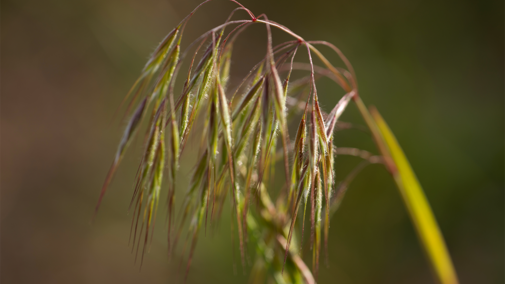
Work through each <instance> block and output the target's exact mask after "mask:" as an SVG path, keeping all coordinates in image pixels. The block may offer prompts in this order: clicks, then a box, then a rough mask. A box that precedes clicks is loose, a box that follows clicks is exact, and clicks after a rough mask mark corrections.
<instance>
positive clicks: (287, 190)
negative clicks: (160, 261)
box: [97, 0, 458, 284]
mask: <svg viewBox="0 0 505 284" xmlns="http://www.w3.org/2000/svg"><path fill="white" fill-rule="evenodd" d="M209 1H210V0H208V1H205V2H203V3H202V4H200V5H199V6H198V7H197V8H196V9H195V10H194V11H193V12H192V13H191V14H189V15H188V16H187V17H186V18H184V19H183V20H182V21H181V23H180V24H179V25H178V26H177V27H175V28H174V29H173V30H172V31H170V32H169V33H168V35H167V36H166V37H165V38H164V39H163V40H162V41H161V43H160V44H159V45H158V47H157V48H156V49H155V50H154V52H153V53H152V55H151V56H150V58H149V60H148V62H147V63H146V65H145V67H144V69H143V70H142V72H141V74H140V77H139V78H138V80H137V81H136V82H135V84H134V85H133V87H132V88H131V90H130V92H129V94H128V96H127V98H126V99H125V101H129V102H128V104H127V107H126V111H125V112H126V113H125V117H128V118H129V121H128V124H127V126H126V129H125V131H124V134H123V137H122V139H121V141H120V143H119V147H118V150H117V153H116V156H115V158H114V161H113V164H112V166H111V168H110V171H109V173H108V175H107V177H106V180H105V184H104V185H103V188H102V191H101V194H100V198H99V201H98V205H97V210H98V207H99V205H100V203H101V201H102V198H103V196H104V194H105V192H106V190H107V188H108V186H109V183H110V181H111V179H112V177H113V175H114V173H115V171H116V169H117V167H118V165H119V163H120V161H121V159H122V158H123V156H124V154H125V152H126V149H127V148H128V146H129V144H130V143H131V141H132V140H133V139H134V138H135V137H136V136H137V134H138V129H139V128H140V127H141V125H142V124H143V123H145V124H147V131H146V132H145V133H144V135H143V137H144V138H143V142H144V144H143V154H142V157H141V163H140V165H139V167H138V171H137V175H136V177H135V182H134V192H133V197H132V199H131V204H130V208H131V211H132V212H133V220H132V229H131V236H130V237H131V240H132V243H133V248H134V251H136V253H137V254H140V255H141V258H142V259H143V256H144V254H145V251H146V245H148V243H149V242H150V241H151V238H152V236H153V230H154V227H155V221H156V215H157V211H158V206H159V203H160V192H161V191H162V190H166V191H167V193H168V194H167V196H168V198H167V200H166V201H162V203H166V204H167V206H168V218H167V222H168V249H169V254H173V253H174V250H175V249H176V247H177V245H178V243H179V242H181V243H183V244H179V245H180V246H182V253H183V254H184V255H186V257H187V270H188V269H189V267H190V264H191V259H192V257H193V254H194V251H195V247H196V245H197V241H198V237H201V235H203V231H205V230H207V227H208V226H209V224H212V223H215V222H216V221H217V220H219V218H220V216H221V214H222V212H223V207H224V206H225V203H226V202H231V208H232V215H233V219H232V220H233V221H232V224H231V227H232V232H234V235H235V238H236V239H237V240H238V241H237V242H236V245H237V246H238V249H239V251H240V259H241V263H242V265H243V266H244V267H246V261H245V260H246V256H249V257H250V256H254V257H255V260H254V262H253V264H252V267H251V270H252V271H251V278H252V282H254V283H263V282H265V281H266V280H267V279H269V280H268V281H273V282H277V283H315V281H316V280H315V279H317V272H318V267H319V264H320V259H321V251H322V250H323V251H324V250H327V246H328V232H329V226H330V218H331V216H332V215H333V214H334V212H335V211H336V210H337V209H338V207H339V204H340V203H341V201H342V198H343V197H344V195H345V192H346V190H347V187H348V185H349V183H350V182H351V181H352V179H353V178H354V177H355V176H356V175H357V173H358V172H359V171H360V170H361V169H362V168H363V167H365V166H366V165H367V164H371V163H381V164H383V165H384V166H385V167H386V169H387V170H388V171H389V172H390V174H391V175H392V177H393V178H394V180H395V182H396V184H397V186H398V189H399V191H400V193H401V195H402V197H403V200H404V202H405V204H406V206H407V208H408V211H409V214H410V217H411V219H412V221H413V223H414V225H415V227H416V229H417V233H418V235H419V237H420V240H421V242H422V244H423V246H424V248H425V249H426V252H427V256H428V259H429V261H430V263H431V264H432V267H433V270H434V272H435V275H436V277H437V278H438V280H439V281H440V283H444V284H454V283H457V282H458V281H457V277H456V274H455V272H454V269H453V266H452V263H451V259H450V257H449V255H448V252H447V249H446V247H445V244H444V241H443V238H442V236H441V234H440V231H439V229H438V226H437V224H436V221H435V219H434V216H433V214H432V212H431V209H430V207H429V205H428V202H427V200H426V198H425V196H424V193H423V191H422V189H421V187H420V185H419V183H418V181H417V179H416V177H415V175H414V173H413V172H412V170H411V168H410V165H409V163H408V161H407V159H406V158H405V156H404V154H403V152H402V150H401V148H400V147H399V145H398V143H397V141H396V139H395V137H394V136H393V134H392V133H391V131H390V130H389V128H388V126H387V125H386V123H385V122H384V120H383V119H382V118H381V116H380V115H379V113H378V112H377V110H375V109H374V108H371V109H369V108H367V107H366V106H365V104H364V103H363V101H362V99H361V98H360V96H359V92H358V88H357V83H356V75H355V73H354V70H353V68H352V66H351V64H350V63H349V61H348V60H347V59H346V58H345V56H344V55H343V54H342V52H341V51H340V50H339V49H338V48H337V47H335V46H334V45H332V44H331V43H328V42H325V41H307V40H305V39H304V38H302V37H301V36H299V35H297V34H296V33H295V32H293V31H291V30H290V29H288V28H287V27H285V26H283V25H281V24H278V23H276V22H274V21H271V20H269V19H268V18H267V16H266V15H264V14H262V15H260V16H255V15H254V14H253V13H252V12H251V11H250V10H248V9H247V8H245V7H244V6H242V5H241V4H239V3H238V2H236V1H234V0H232V1H233V2H235V3H236V4H237V5H238V7H237V8H236V9H235V10H233V11H232V12H231V14H230V16H229V17H228V19H227V20H226V21H225V22H224V23H223V24H221V25H219V26H217V27H214V28H212V29H210V30H209V31H207V32H206V33H204V34H203V35H201V36H200V37H199V38H197V39H196V40H194V41H193V42H192V43H191V44H190V45H189V47H188V48H187V49H185V51H182V50H181V40H182V38H183V33H184V28H185V26H186V24H187V22H188V21H189V20H190V18H191V17H192V16H193V14H194V12H195V11H196V10H197V9H198V8H199V7H200V6H201V5H203V4H205V3H207V2H209ZM244 11H245V12H246V13H247V14H248V16H247V18H246V19H242V20H232V16H233V15H234V14H235V12H244ZM244 15H246V14H245V13H244ZM251 25H264V26H265V28H266V37H267V46H266V53H265V56H264V57H263V59H262V60H261V61H260V62H258V63H257V64H256V65H255V66H254V67H253V68H252V69H251V70H250V72H249V73H248V74H247V76H245V78H243V79H242V80H241V83H240V84H239V86H238V87H236V88H235V89H234V90H231V89H230V88H228V79H229V77H230V75H231V74H232V73H233V71H232V70H231V68H230V62H231V60H232V57H233V48H234V44H235V42H236V41H237V40H238V39H239V36H240V34H241V33H242V32H243V31H244V30H246V29H247V28H248V27H250V26H251ZM271 29H280V30H281V31H283V32H285V33H287V34H288V35H290V36H291V37H292V38H293V40H291V41H287V42H283V43H279V44H276V45H274V43H273V39H272V32H271ZM319 46H324V47H329V49H330V50H332V52H335V53H336V54H337V55H338V56H339V57H340V59H341V61H342V62H343V66H341V67H337V66H334V65H333V64H332V63H331V62H330V61H328V60H327V59H326V57H325V56H324V55H323V54H322V53H321V52H320V51H319V49H318V47H319ZM190 52H193V53H192V54H191V53H190ZM301 52H303V53H305V54H307V55H308V62H305V63H301V62H297V61H296V60H295V58H296V55H297V54H299V53H301ZM316 58H317V61H318V62H320V63H321V64H322V65H321V66H317V65H316V64H314V61H313V59H316ZM234 60H239V59H235V58H234ZM184 61H186V62H189V68H188V69H187V70H186V71H183V70H181V69H183V68H182V66H183V65H182V63H183V62H184ZM293 70H302V71H306V72H307V73H306V74H307V75H306V76H305V77H300V78H297V79H296V80H295V79H293V80H290V79H291V73H292V71H293ZM321 77H327V78H329V79H331V80H333V81H334V82H335V83H336V84H337V85H338V87H339V88H341V89H343V91H344V93H345V95H343V96H342V97H341V98H340V101H339V102H338V103H337V105H335V107H334V108H333V109H331V110H330V111H329V112H328V113H326V112H324V110H322V109H321V107H320V105H319V101H318V93H317V84H316V82H317V81H318V79H319V78H321ZM177 79H179V81H177ZM176 82H180V83H179V84H178V85H177V86H176ZM179 85H182V87H180V89H179ZM176 89H177V90H176ZM351 104H354V105H355V106H357V108H358V110H359V112H360V114H361V115H362V117H363V119H364V121H365V123H366V125H367V126H368V128H369V131H370V132H371V134H372V137H373V139H374V142H375V144H376V146H377V148H378V151H379V153H380V154H378V155H374V154H371V153H369V152H367V151H364V150H360V149H354V148H339V147H337V146H336V145H334V139H333V137H334V135H335V133H336V131H335V129H338V128H339V127H341V128H345V127H348V126H349V124H346V123H343V122H340V121H339V118H340V116H341V115H342V113H343V112H344V111H345V110H346V108H347V107H348V106H349V105H351ZM197 125H198V126H197ZM289 126H291V127H297V130H296V134H295V133H292V135H290V133H289V131H288V128H289ZM195 129H198V130H197V135H193V136H192V137H193V138H191V139H193V140H195V139H199V141H196V143H191V146H189V147H191V148H193V149H192V150H191V151H192V152H193V153H196V154H197V159H196V163H195V165H194V171H193V174H192V177H191V180H190V184H189V187H188V188H187V189H185V190H184V189H182V188H178V167H179V164H180V161H181V157H183V155H184V154H185V152H187V149H188V141H189V140H190V137H191V134H192V133H194V132H195ZM195 145H198V146H195ZM195 147H196V148H197V149H196V150H195ZM185 150H186V151H185ZM337 155H354V156H358V157H360V158H362V159H363V162H362V163H361V164H359V165H358V166H357V168H356V169H354V170H353V171H351V173H350V174H349V175H348V176H347V177H346V178H345V179H344V180H342V181H341V182H340V183H338V186H335V185H336V184H337V183H336V181H335V170H334V163H335V158H336V157H337ZM276 164H280V165H282V167H283V168H284V173H282V174H277V175H275V176H274V175H273V171H274V170H275V165H276ZM274 178H275V179H276V182H277V183H283V186H282V188H280V189H278V188H277V189H275V190H274V189H273V188H269V187H271V184H272V182H271V180H272V179H274ZM277 179H280V180H277ZM274 193H275V195H276V200H275V201H274V200H273V194H274ZM176 194H178V195H182V196H181V198H178V199H177V200H178V205H177V206H178V208H180V212H178V213H177V214H176V212H174V211H175V204H174V203H175V200H176V199H175V196H176ZM177 211H179V210H177ZM176 216H177V218H176ZM306 218H308V219H310V228H304V226H303V223H304V220H305V219H306ZM296 224H298V226H296ZM184 227H187V229H186V230H183V228H184ZM305 229H306V230H310V238H309V239H308V240H305V241H308V242H310V247H311V252H312V264H311V265H307V264H305V263H304V261H303V260H302V258H301V256H300V254H301V252H300V246H301V244H302V242H303V230H305ZM186 231H187V232H186ZM183 232H184V234H185V233H187V234H188V236H187V237H184V236H183V237H181V235H182V234H183ZM181 239H183V240H184V241H181ZM247 244H249V245H247ZM251 246H253V247H255V249H253V250H252V249H249V250H248V249H247V247H251ZM309 267H311V268H309ZM187 270H186V276H187ZM269 283H270V282H269Z"/></svg>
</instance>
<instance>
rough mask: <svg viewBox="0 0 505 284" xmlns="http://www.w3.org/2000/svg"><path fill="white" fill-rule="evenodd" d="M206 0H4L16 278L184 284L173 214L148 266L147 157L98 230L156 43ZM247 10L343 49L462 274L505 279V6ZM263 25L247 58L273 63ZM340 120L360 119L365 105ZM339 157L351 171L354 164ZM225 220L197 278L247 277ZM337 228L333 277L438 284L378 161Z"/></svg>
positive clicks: (5, 146) (196, 266) (11, 273)
mask: <svg viewBox="0 0 505 284" xmlns="http://www.w3.org/2000/svg"><path fill="white" fill-rule="evenodd" d="M197 3H198V1H193V0H191V1H168V0H144V1H139V0H111V1H104V0H90V1H84V0H74V1H65V0H46V1H39V0H18V1H13V0H11V1H9V0H4V1H2V4H1V5H2V6H1V116H0V117H1V131H2V133H1V194H2V197H1V271H0V272H1V278H0V280H1V282H2V283H94V284H95V283H182V279H183V269H180V267H179V261H178V260H177V259H176V260H175V261H172V262H168V260H167V257H166V241H165V238H166V234H165V232H164V230H163V226H161V225H160V226H159V227H158V232H157V235H156V237H155V240H154V243H153V245H152V248H151V252H150V253H149V254H148V255H147V256H146V259H145V262H144V267H143V268H142V271H141V272H139V267H138V265H134V263H133V260H134V257H133V256H132V255H131V254H130V249H129V247H128V244H127V243H128V233H129V222H130V216H128V215H127V213H126V211H127V210H126V209H127V206H128V202H129V197H130V194H131V186H132V181H133V177H132V175H133V174H134V171H135V163H137V162H138V154H137V155H135V154H134V153H133V155H132V156H131V157H130V158H127V159H126V160H125V165H124V167H122V168H121V170H120V171H119V173H118V176H117V177H116V179H115V181H114V183H113V185H112V187H111V190H110V191H109V192H108V194H107V195H106V198H105V200H104V203H103V206H102V208H101V211H100V213H99V215H98V217H97V219H96V221H95V222H94V223H93V224H92V223H91V217H92V213H93V208H94V205H95V203H96V201H97V197H98V193H99V190H100V187H101V185H102V182H103V179H104V177H105V174H106V172H107V169H108V166H109V165H110V162H111V161H112V158H113V154H114V151H115V147H116V143H117V142H118V141H119V137H120V130H121V127H118V125H117V123H116V124H114V123H112V121H113V120H112V116H113V112H114V111H115V109H116V108H117V106H118V104H119V103H120V101H121V99H122V98H123V96H124V95H125V93H126V92H127V90H128V89H129V87H130V86H131V85H132V84H133V82H134V80H135V79H136V76H137V75H138V74H139V71H140V69H141V68H142V67H143V64H144V62H145V60H146V58H147V56H148V55H149V53H150V52H151V51H152V50H153V48H154V46H155V45H156V44H157V43H158V42H159V40H160V39H161V38H162V37H163V36H164V35H165V34H166V33H167V32H168V31H170V30H171V29H172V28H173V27H174V26H175V25H176V24H177V23H178V22H179V21H180V20H181V19H182V17H183V16H185V15H186V14H187V13H189V12H190V11H191V10H192V8H193V7H195V6H196V5H197ZM244 4H245V5H246V6H248V7H249V8H250V9H252V11H253V12H255V13H256V14H260V13H262V12H265V13H267V15H268V16H269V18H270V19H273V20H275V21H278V22H281V23H283V24H285V25H287V26H288V27H290V28H291V29H292V30H294V31H295V32H297V33H298V34H300V35H301V36H303V37H305V38H307V39H321V40H327V41H330V42H333V43H335V44H336V45H337V46H339V47H340V48H341V49H342V51H343V52H344V53H345V54H346V55H347V57H348V58H349V59H350V61H351V62H352V63H353V65H354V67H355V69H356V73H357V76H358V80H359V86H360V90H361V92H360V93H361V95H362V97H363V99H364V100H365V102H366V103H367V104H373V105H376V106H377V107H378V108H379V110H380V111H381V113H382V114H383V116H384V117H385V119H386V120H387V121H388V122H389V124H390V126H391V128H392V129H393V131H394V132H395V133H396V135H397V137H398V139H399V141H400V143H401V144H402V146H403V148H404V150H405V152H406V154H407V156H408V157H409V159H410V161H411V163H412V166H413V168H414V170H415V171H416V173H417V175H418V177H419V179H420V181H421V183H422V185H423V187H424V189H425V191H426V195H427V197H428V199H429V201H430V203H431V205H432V208H433V210H434V212H435V215H436V217H437V220H438V222H439V224H440V227H441V230H442V232H443V233H444V236H445V239H446V241H447V245H448V248H449V250H450V252H451V255H452V256H453V259H454V263H455V266H456V270H457V272H458V274H459V277H460V280H461V283H503V282H504V163H503V162H504V137H503V134H504V80H503V79H504V68H503V67H504V56H503V52H504V30H503V26H504V25H503V11H504V7H503V1H470V0H466V1H456V0H447V1H435V0H427V1H420V0H414V1H399V0H387V1H370V0H359V1H325V0H311V1H288V0H279V1H271V0H270V1H266V0H261V1H260V0H255V1H252V0H249V1H244ZM233 7H234V5H233V4H232V3H229V2H227V1H223V0H215V3H211V4H208V5H207V6H205V9H202V10H201V11H199V12H198V13H197V14H196V15H195V17H194V19H193V21H192V22H191V24H190V25H189V26H188V29H187V33H186V35H185V41H184V42H185V44H186V45H187V44H188V41H189V39H192V38H195V37H196V36H197V35H198V34H200V33H202V32H204V31H205V30H207V29H209V28H211V27H212V26H213V25H217V24H219V23H220V22H222V21H223V20H224V18H225V17H226V15H227V14H228V13H229V12H230V11H231V9H232V8H233ZM245 17H246V15H244V18H245ZM275 35H277V36H279V35H280V33H276V34H275ZM264 37H265V34H264V27H263V26H259V25H258V26H257V27H254V28H253V29H252V30H251V32H250V33H248V34H247V35H245V36H244V37H243V38H242V39H243V40H244V43H243V44H241V45H240V46H239V48H238V49H239V50H240V51H239V54H241V56H240V57H242V58H243V59H242V60H245V61H244V62H246V63H247V64H251V63H252V62H253V61H254V60H257V59H259V58H260V56H261V54H262V53H264ZM280 38H282V39H287V37H285V36H284V37H283V36H282V35H281V36H280ZM322 50H325V51H326V52H327V53H328V54H331V52H330V51H329V50H326V49H325V48H322ZM329 57H330V58H332V59H334V57H332V56H330V55H329ZM233 62H234V65H233V66H232V67H233V68H236V69H235V71H236V72H237V73H234V74H244V72H246V70H245V67H244V65H243V64H242V63H241V62H243V61H241V59H240V58H239V57H238V56H237V57H235V58H234V61H233ZM237 77H238V76H235V77H232V79H233V78H235V79H237ZM334 88H335V86H334V85H330V84H329V83H325V82H324V81H323V82H322V83H321V85H320V87H319V93H320V95H321V101H322V104H323V107H324V108H325V109H326V110H330V109H331V107H332V106H333V105H334V104H335V103H336V101H337V99H338V97H337V96H336V95H335V94H336V92H335V91H333V90H334ZM343 119H345V120H348V121H353V122H356V123H362V121H361V120H360V119H359V117H358V115H357V112H356V111H355V109H354V107H353V106H351V107H350V109H349V112H348V113H346V114H345V115H344V118H343ZM120 126H121V125H120ZM363 140H365V141H368V140H369V137H367V136H366V135H364V134H362V133H359V132H355V131H345V132H341V133H339V136H338V137H337V144H338V145H339V146H360V147H366V148H368V149H371V150H373V147H371V143H369V142H363ZM134 147H136V148H139V147H140V144H137V145H134ZM337 163H338V165H337V178H339V179H342V178H343V176H344V175H345V172H347V171H349V170H350V169H351V168H352V166H354V165H356V163H357V160H356V159H354V158H350V157H339V158H338V160H337ZM189 171H190V169H183V170H182V173H181V175H184V176H187V173H188V172H189ZM181 190H183V188H182V189H181ZM163 215H164V212H162V213H161V216H163ZM225 215H226V214H225ZM228 223H229V220H228V219H227V218H226V217H225V218H224V219H223V220H222V222H221V226H220V230H219V231H217V232H215V233H214V234H213V235H209V236H207V237H202V238H201V239H200V242H199V244H198V247H197V252H196V257H195V260H194V262H193V266H192V269H191V271H190V277H189V281H188V282H189V283H244V282H246V281H247V277H248V272H247V271H249V269H247V270H246V273H245V274H244V273H242V269H241V268H240V265H239V264H238V263H237V272H236V273H234V272H233V271H234V270H233V267H234V263H233V257H232V247H231V245H230V231H229V226H228ZM330 236H331V240H330V247H329V259H330V265H329V268H327V267H322V268H321V272H320V278H319V280H320V281H319V283H342V284H344V283H434V282H433V278H432V274H431V271H430V268H429V266H428V264H427V262H426V259H425V257H424V254H423V251H422V249H421V247H420V245H419V243H418V240H417V238H416V236H415V233H414V230H413V227H412V225H411V222H410V220H409V218H408V216H407V214H406V210H405V207H404V205H403V204H402V202H401V199H400V196H399V193H398V192H397V191H396V188H395V187H394V184H393V182H392V181H391V179H390V177H389V176H388V174H387V173H386V171H385V170H383V169H382V168H380V166H371V167H370V168H367V169H366V170H365V171H364V172H363V173H362V174H361V175H360V176H359V178H358V179H357V180H356V181H355V182H354V183H353V184H352V185H351V187H350V189H349V192H348V195H347V196H346V199H345V200H344V203H343V205H342V207H341V210H340V211H338V212H337V215H336V217H335V218H334V219H333V221H332V226H331V232H330ZM235 253H236V250H235ZM235 259H237V257H235Z"/></svg>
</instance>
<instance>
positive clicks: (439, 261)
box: [370, 109, 458, 284]
mask: <svg viewBox="0 0 505 284" xmlns="http://www.w3.org/2000/svg"><path fill="white" fill-rule="evenodd" d="M370 112H371V114H372V117H373V118H374V120H375V122H376V124H377V126H378V129H379V131H380V133H381V134H382V136H383V138H384V142H385V143H386V145H387V148H388V149H389V151H390V154H391V158H392V159H393V161H394V163H395V164H396V167H397V170H398V171H397V173H395V174H393V175H394V178H395V181H396V183H397V185H398V188H399V189H400V192H401V194H402V197H403V200H404V202H405V204H406V206H407V208H408V210H409V213H410V215H411V218H412V220H413V222H414V224H415V226H416V229H417V232H418V234H419V236H420V238H421V240H422V242H423V245H424V247H425V249H426V252H427V254H428V257H429V258H430V260H431V263H432V265H433V268H434V270H435V272H436V274H437V276H438V278H439V280H440V282H441V283H443V284H456V283H458V279H457V276H456V273H455V270H454V267H453V264H452V261H451V257H450V256H449V252H448V251H447V247H446V245H445V242H444V240H443V237H442V233H441V232H440V229H439V227H438V225H437V222H436V220H435V217H434V215H433V212H432V210H431V208H430V205H429V204H428V200H427V199H426V196H425V195H424V192H423V190H422V188H421V185H420V184H419V181H418V180H417V177H416V175H415V174H414V171H413V170H412V168H411V166H410V163H409V161H408V160H407V158H406V157H405V154H404V153H403V150H402V148H401V147H400V145H399V144H398V141H397V140H396V138H395V136H394V135H393V133H392V132H391V130H390V129H389V127H388V125H387V124H386V122H385V121H384V119H383V118H382V117H381V115H380V114H379V112H378V111H377V110H376V109H371V110H370Z"/></svg>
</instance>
